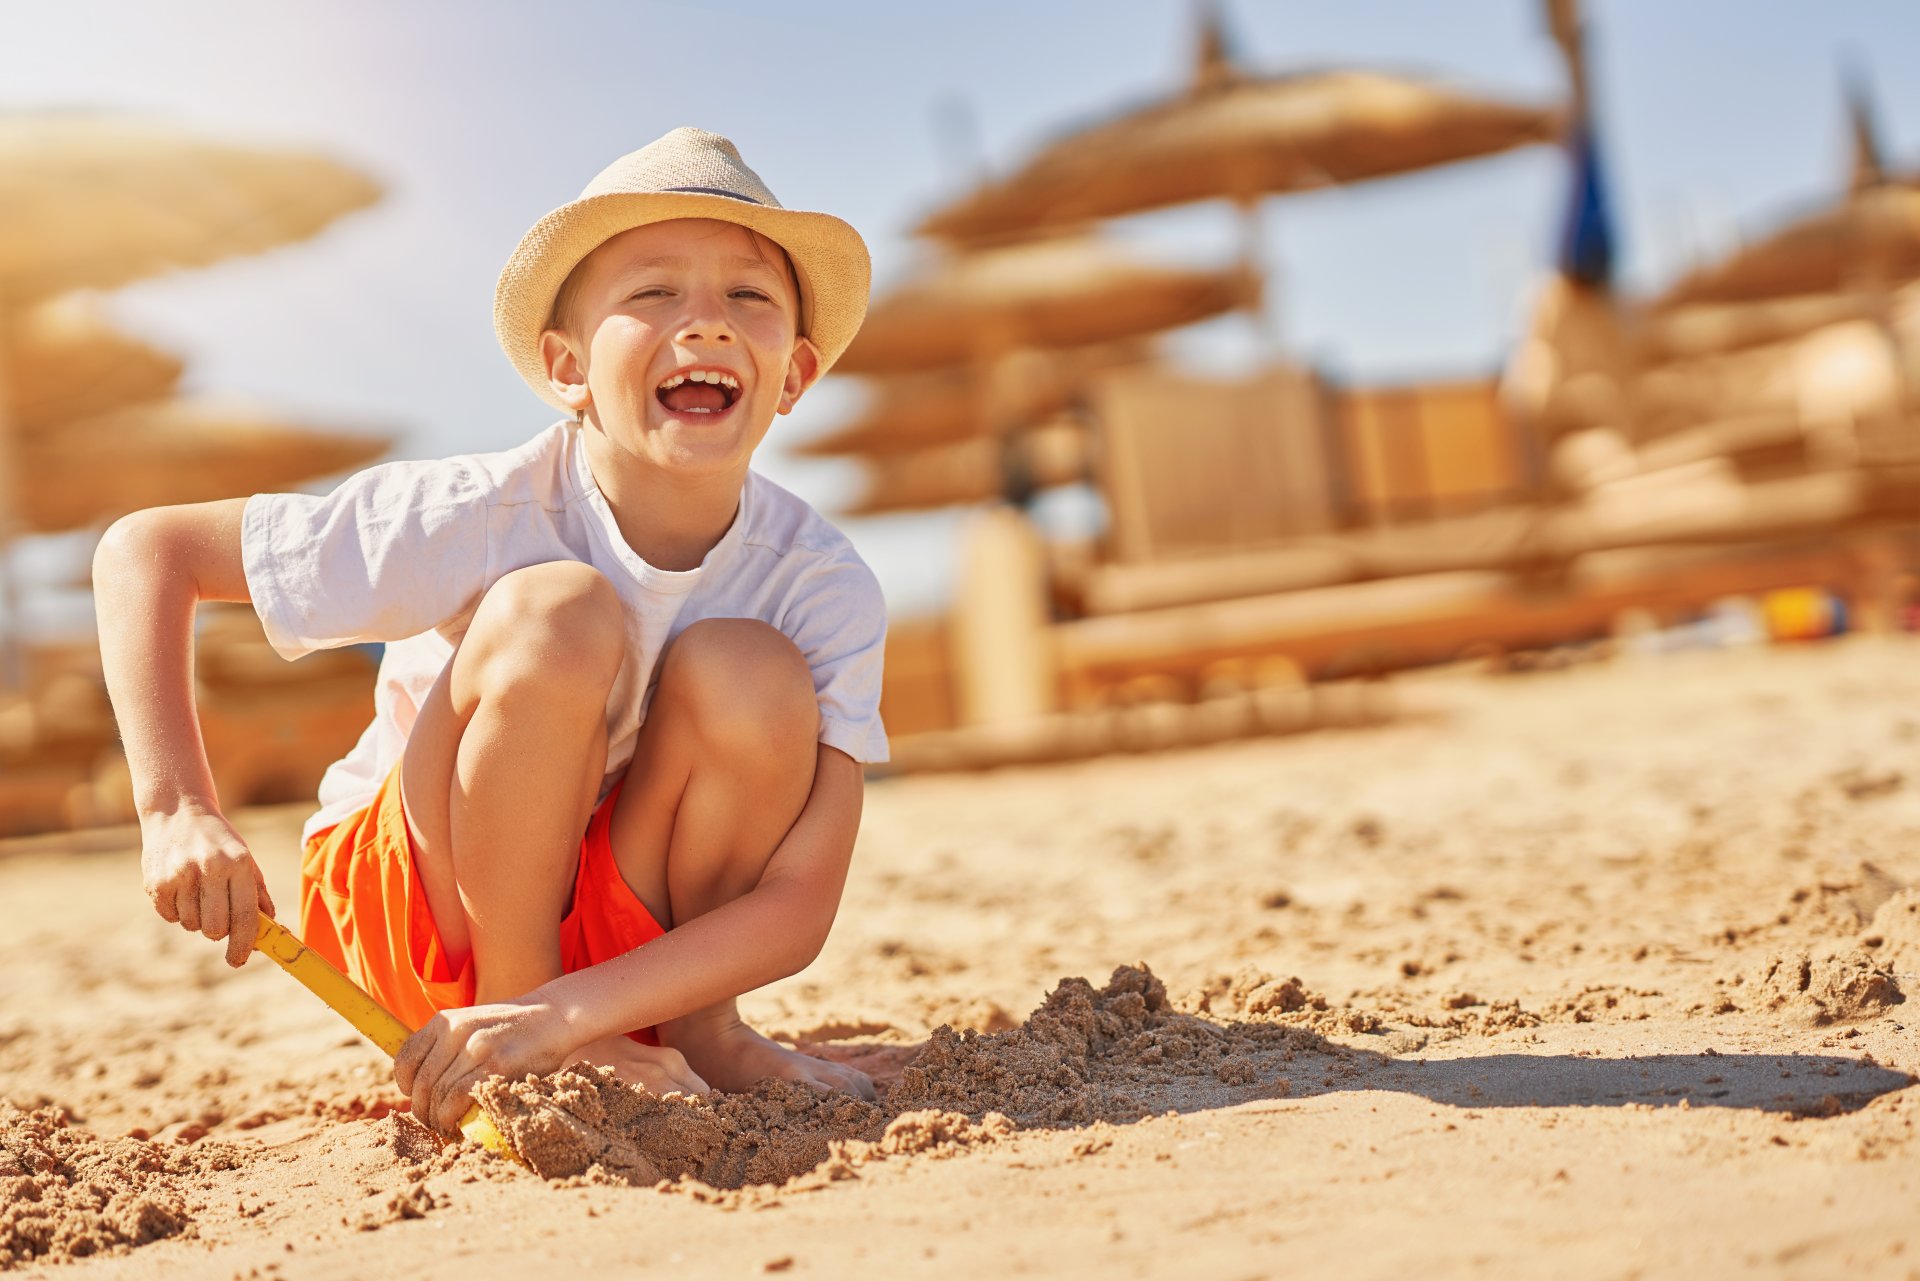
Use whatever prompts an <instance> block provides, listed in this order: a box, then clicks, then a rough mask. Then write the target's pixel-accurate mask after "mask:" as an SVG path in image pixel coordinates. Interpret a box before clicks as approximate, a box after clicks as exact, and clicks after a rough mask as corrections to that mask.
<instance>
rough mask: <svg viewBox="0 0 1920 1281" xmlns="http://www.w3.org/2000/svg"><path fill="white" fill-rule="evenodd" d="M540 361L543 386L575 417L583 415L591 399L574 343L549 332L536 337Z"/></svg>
mask: <svg viewBox="0 0 1920 1281" xmlns="http://www.w3.org/2000/svg"><path fill="white" fill-rule="evenodd" d="M540 359H541V360H542V361H543V362H544V363H545V364H546V366H547V385H548V386H549V387H551V388H553V394H554V395H556V396H558V397H559V398H560V402H561V403H562V404H564V405H565V406H566V407H567V408H568V409H571V410H572V411H573V412H574V416H575V417H578V416H580V415H582V414H584V413H586V412H587V407H588V406H589V405H591V404H592V403H593V396H592V394H591V393H589V392H588V391H587V363H586V361H584V360H582V359H581V358H580V353H579V352H578V351H577V350H575V348H574V339H573V337H572V336H571V335H569V334H567V333H566V332H565V331H563V330H559V329H549V330H547V331H545V332H544V333H542V334H541V335H540Z"/></svg>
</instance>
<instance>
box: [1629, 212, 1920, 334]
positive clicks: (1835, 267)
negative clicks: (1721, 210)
mask: <svg viewBox="0 0 1920 1281" xmlns="http://www.w3.org/2000/svg"><path fill="white" fill-rule="evenodd" d="M1915 277H1920V184H1915V183H1910V182H1908V183H1895V182H1888V183H1884V184H1883V185H1880V186H1877V187H1867V188H1865V189H1863V190H1860V191H1856V192H1854V193H1852V194H1851V195H1849V196H1848V197H1847V198H1846V199H1845V200H1844V201H1842V202H1841V203H1840V204H1839V205H1836V206H1834V207H1832V208H1828V209H1823V210H1820V211H1819V212H1816V213H1813V214H1809V215H1807V216H1805V217H1801V218H1797V219H1794V220H1793V221H1791V222H1789V223H1787V224H1786V225H1785V226H1784V227H1782V228H1781V229H1780V230H1778V231H1776V232H1774V233H1773V234H1772V235H1770V236H1767V237H1766V238H1765V239H1762V240H1758V241H1755V242H1754V243H1753V244H1750V245H1747V246H1744V247H1743V248H1741V249H1738V250H1736V251H1735V252H1733V253H1732V254H1729V255H1728V256H1727V257H1726V258H1723V259H1722V260H1721V261H1719V262H1717V263H1713V264H1710V265H1708V266H1705V267H1702V268H1700V269H1699V270H1697V271H1693V272H1690V273H1689V274H1688V275H1687V276H1685V277H1684V278H1682V279H1681V280H1680V281H1679V283H1677V284H1675V285H1674V286H1673V287H1672V288H1671V289H1669V290H1668V291H1667V292H1666V293H1664V294H1662V295H1661V296H1660V297H1659V298H1658V299H1656V300H1655V302H1654V304H1653V306H1654V308H1655V309H1656V310H1666V309H1669V308H1674V307H1682V306H1688V305H1691V304H1695V303H1731V302H1755V301H1759V300H1762V299H1769V298H1786V297H1791V296H1793V295H1798V294H1825V293H1836V292H1842V291H1847V290H1854V289H1872V288H1876V287H1881V288H1884V287H1887V286H1891V285H1896V284H1899V283H1901V282H1903V281H1906V280H1911V279H1914V278H1915Z"/></svg>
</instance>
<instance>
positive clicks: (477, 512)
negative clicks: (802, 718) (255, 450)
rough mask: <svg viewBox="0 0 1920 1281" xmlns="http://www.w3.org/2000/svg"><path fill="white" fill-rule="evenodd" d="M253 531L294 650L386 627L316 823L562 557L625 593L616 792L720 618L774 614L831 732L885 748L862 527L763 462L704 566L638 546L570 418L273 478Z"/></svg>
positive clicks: (249, 551)
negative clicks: (689, 646)
mask: <svg viewBox="0 0 1920 1281" xmlns="http://www.w3.org/2000/svg"><path fill="white" fill-rule="evenodd" d="M240 545H241V556H242V558H243V560H244V562H245V566H246V575H247V588H248V590H249V592H251V594H252V596H253V607H254V609H255V611H256V612H257V613H258V614H259V615H260V621H261V622H262V623H263V624H264V625H265V628H266V633H267V639H268V640H269V641H271V642H272V643H273V647H274V649H276V650H277V651H279V653H280V655H281V656H282V657H284V658H289V659H293V658H299V657H300V656H301V655H303V654H308V653H311V652H313V651H314V650H317V649H327V648H331V647H333V646H338V645H351V644H356V643H361V642H367V641H385V642H387V649H386V655H385V657H384V658H383V659H382V660H381V662H380V675H379V682H378V685H377V686H376V688H375V692H374V718H373V723H372V724H371V725H369V726H367V729H366V732H365V733H364V734H362V735H361V736H360V741H359V742H358V743H357V744H356V745H355V746H354V748H353V750H352V751H350V752H349V753H347V755H346V756H345V757H344V758H342V759H341V760H339V761H336V762H335V763H334V764H333V765H332V766H330V767H329V768H328V770H327V772H326V776H325V777H324V778H323V779H322V780H321V782H320V811H319V812H318V813H317V814H315V815H314V816H313V817H312V818H310V819H308V820H307V824H306V829H305V832H304V833H303V836H311V835H312V834H313V833H315V832H317V831H320V830H321V829H323V828H325V827H328V826H330V825H332V824H334V823H337V822H339V821H340V820H341V819H343V818H346V817H347V816H348V815H350V814H352V813H353V812H354V811H356V810H358V809H361V808H363V807H365V806H366V805H368V804H369V803H371V802H372V800H373V797H374V793H375V792H377V791H378V790H379V787H380V784H381V782H382V781H383V780H384V779H385V778H386V776H387V773H388V772H389V771H390V770H391V769H392V768H393V765H394V763H395V762H396V761H398V760H399V759H400V754H401V749H402V748H403V747H404V746H405V745H406V741H407V735H408V734H409V733H410V732H412V729H413V723H414V719H415V717H416V716H417V715H418V713H419V709H420V705H421V703H422V702H423V701H424V700H425V698H426V695H427V691H428V690H429V689H431V688H432V686H433V682H434V680H435V679H436V678H437V677H438V676H439V674H440V671H441V669H442V668H444V667H445V666H446V663H447V660H448V659H449V658H451V657H452V656H453V649H454V646H455V645H456V644H458V643H459V640H460V638H461V637H462V636H464V635H465V634H466V630H467V627H468V625H469V624H470V623H471V622H472V620H473V614H474V611H475V609H477V608H478V607H479V604H480V598H481V596H482V594H483V593H485V592H486V590H487V589H488V588H489V587H491V586H492V585H493V584H494V583H495V582H496V581H498V580H499V579H500V578H501V576H502V575H505V574H507V573H510V572H511V571H513V570H516V569H522V568H525V567H526V566H528V565H540V564H545V563H547V562H549V561H559V560H572V561H580V562H583V563H585V564H588V565H592V566H593V567H594V568H595V569H597V570H599V571H600V572H601V573H602V574H604V575H606V577H607V579H608V580H609V581H610V582H611V583H612V584H613V586H614V588H615V590H616V591H617V592H618V593H619V595H620V600H621V603H622V604H624V605H625V606H626V615H627V654H628V657H627V661H626V662H625V663H624V664H623V665H622V667H621V669H620V674H619V677H618V678H617V679H616V680H615V682H614V686H613V691H612V693H611V694H609V695H608V698H607V772H606V776H605V777H604V778H603V779H602V780H601V786H600V795H601V796H602V797H604V796H605V795H606V793H607V792H608V791H609V790H610V789H611V788H612V786H613V784H614V781H615V780H616V779H618V778H619V776H620V774H621V773H622V772H623V771H624V770H625V769H626V767H627V763H628V762H629V761H631V760H632V759H633V748H634V739H635V736H636V735H637V734H638V733H639V729H640V722H641V721H642V720H643V719H645V717H646V706H647V701H648V698H649V696H650V695H651V693H652V688H653V682H654V677H655V668H656V666H657V665H658V663H659V660H660V653H661V651H662V650H663V649H664V648H665V647H666V645H667V642H669V641H671V640H672V639H673V638H674V637H675V636H678V635H679V634H680V633H681V632H682V631H685V630H686V629H687V628H688V627H690V626H692V625H693V624H694V623H696V622H698V621H700V620H701V619H706V618H757V619H759V620H761V621H762V622H765V623H768V624H771V625H772V626H773V627H775V628H777V629H778V630H779V631H780V632H781V633H782V634H783V635H785V636H786V637H787V638H788V639H789V640H791V641H793V643H794V645H795V646H797V647H798V648H799V650H800V652H801V653H802V654H803V655H805V656H806V659H807V664H808V666H809V667H811V668H812V670H813V687H814V692H815V694H816V695H817V696H818V697H819V700H820V741H821V742H823V743H826V744H827V745H829V746H831V747H836V748H838V749H840V750H841V751H843V752H845V753H846V754H847V755H849V756H851V757H853V758H854V759H855V760H857V761H884V760H886V759H887V737H886V731H885V730H884V729H883V728H882V726H881V724H880V662H881V652H882V648H883V646H884V643H885V640H886V625H887V624H886V605H885V602H884V601H883V600H882V599H881V595H880V584H879V582H878V581H877V580H875V578H874V576H873V572H872V571H871V570H869V569H868V568H867V566H866V564H865V562H863V561H862V560H861V559H860V557H859V556H858V555H857V554H856V553H855V552H854V550H853V546H852V544H851V543H849V542H848V541H847V538H846V535H844V534H842V533H841V532H840V531H839V530H837V529H835V528H834V527H833V526H832V525H830V524H828V523H827V521H826V520H825V519H823V518H822V517H821V516H820V515H819V513H817V512H815V511H814V510H813V509H812V508H811V507H809V506H807V504H805V503H804V502H802V501H801V500H800V499H798V498H795V497H794V496H793V495H792V494H790V493H788V492H787V491H786V490H784V489H781V488H780V487H779V486H778V485H775V484H773V483H772V482H771V481H769V480H766V479H765V478H763V477H761V476H759V475H757V474H755V473H751V472H749V473H748V476H747V483H746V485H745V486H744V487H743V488H742V489H741V492H740V509H739V513H738V514H737V515H736V516H735V517H734V521H733V524H732V526H730V527H729V528H728V530H727V532H726V534H725V535H724V536H723V537H722V538H721V539H720V541H719V542H718V543H716V544H715V545H714V547H713V550H712V551H710V552H708V553H707V555H706V559H705V560H703V561H702V562H701V564H700V566H699V567H698V568H697V569H689V570H680V571H674V570H664V569H656V568H654V567H653V566H652V565H649V564H647V563H646V562H645V561H644V560H642V559H640V557H639V556H638V555H636V554H635V553H634V551H633V549H632V548H631V547H629V546H627V543H626V540H625V539H624V538H622V537H621V534H620V529H619V526H618V525H616V524H615V523H614V518H613V510H612V508H611V507H609V506H608V504H607V500H606V498H605V496H603V495H602V494H601V492H600V487H599V485H598V484H596V483H595V481H594V478H593V472H592V471H591V470H590V469H589V467H588V465H587V456H586V450H585V448H584V446H583V445H582V443H581V440H580V428H579V427H578V426H577V425H576V424H574V423H573V422H571V421H565V422H560V423H556V424H555V425H554V426H552V427H549V428H548V429H547V430H545V431H543V432H541V433H540V434H539V435H538V436H535V437H534V438H533V439H532V440H530V441H528V442H527V443H526V444H524V445H521V446H520V447H519V448H517V449H510V450H506V451H504V452H501V453H497V454H472V455H466V456H463V457H459V458H448V459H442V460H439V461H434V462H397V463H383V464H381V465H380V466H378V467H372V468H369V469H367V470H366V471H363V472H361V473H359V474H358V475H356V476H353V477H351V478H350V479H348V480H347V481H346V482H345V483H343V484H342V485H341V486H340V487H339V488H338V489H336V490H334V491H333V492H332V493H331V494H328V495H326V496H325V497H313V496H310V495H306V494H256V495H255V496H254V497H252V498H250V499H248V500H247V506H246V514H245V517H244V519H243V522H242V525H241V534H240Z"/></svg>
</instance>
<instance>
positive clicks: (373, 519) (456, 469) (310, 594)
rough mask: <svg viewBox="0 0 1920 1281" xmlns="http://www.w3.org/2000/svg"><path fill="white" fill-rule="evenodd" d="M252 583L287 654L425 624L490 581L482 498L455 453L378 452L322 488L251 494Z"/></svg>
mask: <svg viewBox="0 0 1920 1281" xmlns="http://www.w3.org/2000/svg"><path fill="white" fill-rule="evenodd" d="M240 555H241V560H242V563H243V564H244V566H245V569H246V575H247V590H248V592H249V593H250V594H251V595H252V598H253V608H254V612H255V613H257V614H258V615H259V616H260V622H261V625H262V626H263V627H264V628H265V629H266V633H267V639H268V641H270V642H271V643H272V645H273V647H274V649H275V650H276V651H278V652H279V654H280V656H281V657H283V658H289V659H293V658H299V657H301V656H302V655H304V654H310V653H312V652H313V651H314V650H317V649H331V648H334V647H336V646H340V645H353V644H358V643H362V642H367V641H397V640H404V639H406V638H407V637H409V636H418V635H419V634H420V633H422V632H426V631H430V630H432V629H433V628H435V627H437V626H439V625H440V624H441V623H444V622H446V621H447V620H449V619H452V618H455V617H458V616H459V615H461V614H462V613H463V612H465V611H467V610H469V609H471V608H472V606H473V604H474V602H476V601H477V600H478V599H479V597H480V594H481V592H482V591H483V590H484V588H485V575H486V568H487V504H486V495H485V491H484V489H483V487H482V485H481V482H480V479H479V478H478V477H477V476H476V474H475V472H474V470H473V469H472V468H470V467H469V466H467V465H466V464H464V463H463V462H461V461H460V460H458V459H451V460H443V461H438V462H397V463H382V464H381V465H380V466H378V467H370V468H368V469H367V470H366V471H363V472H360V473H358V474H357V475H354V476H351V477H349V478H348V479H347V480H346V481H344V482H342V484H341V485H340V487H339V488H338V489H335V490H334V491H333V492H332V493H330V494H326V495H324V496H319V497H316V496H314V495H310V494H255V495H254V496H253V497H252V498H249V499H248V500H247V505H246V509H245V514H244V515H243V517H242V519H241V525H240Z"/></svg>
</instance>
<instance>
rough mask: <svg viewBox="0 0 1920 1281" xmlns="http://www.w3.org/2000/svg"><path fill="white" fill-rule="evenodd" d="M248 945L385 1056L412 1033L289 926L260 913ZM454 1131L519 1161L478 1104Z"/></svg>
mask: <svg viewBox="0 0 1920 1281" xmlns="http://www.w3.org/2000/svg"><path fill="white" fill-rule="evenodd" d="M253 946H254V947H255V949H257V950H258V951H261V952H264V953H266V954H267V955H268V956H270V957H272V958H273V961H274V963H275V964H276V965H278V966H279V967H280V968H281V969H283V970H285V971H286V972H287V973H289V974H291V975H293V977H294V978H296V979H298V980H299V981H300V985H301V986H302V987H304V988H306V989H307V991H309V992H311V993H313V994H314V995H315V996H317V997H319V998H320V999H321V1000H323V1001H325V1002H326V1003H327V1004H328V1005H329V1006H331V1007H332V1008H333V1012H334V1013H335V1014H338V1015H339V1016H340V1017H341V1018H343V1019H345V1020H346V1021H347V1022H349V1023H351V1024H353V1026H354V1027H355V1028H357V1029H359V1032H360V1035H362V1036H364V1037H366V1038H367V1039H368V1040H369V1041H372V1042H373V1043H374V1044H375V1045H377V1046H379V1047H380V1048H381V1049H382V1050H385V1051H386V1053H387V1057H388V1058H392V1057H394V1056H395V1055H397V1054H399V1053H400V1047H401V1046H403V1045H405V1044H406V1043H407V1038H408V1037H410V1036H412V1035H413V1031H414V1030H413V1029H412V1028H410V1027H408V1026H407V1025H406V1024H405V1023H402V1022H401V1021H400V1020H399V1019H397V1018H395V1017H394V1016H393V1015H392V1014H391V1013H389V1012H388V1010H387V1008H386V1007H385V1006H384V1005H382V1004H380V1002H378V1001H376V1000H374V999H373V998H372V997H370V996H368V995H367V994H366V993H365V992H363V991H361V990H360V985H359V984H357V983H355V982H354V981H353V980H352V979H350V978H348V977H347V976H346V975H344V974H342V973H341V972H340V971H339V970H336V969H334V968H333V966H332V965H330V964H329V963H328V962H327V958H325V957H324V956H321V955H320V954H319V953H317V952H314V951H311V950H309V949H308V947H307V945H306V944H305V943H302V942H301V941H300V940H299V939H297V938H295V937H294V936H293V932H292V931H291V930H289V929H287V927H286V926H284V925H282V924H280V923H279V922H278V921H276V920H274V919H273V918H272V917H269V916H262V917H261V918H260V932H259V934H257V935H256V936H255V937H254V940H253ZM460 1132H461V1133H462V1134H464V1135H466V1136H467V1137H468V1138H469V1139H472V1140H473V1141H474V1142H475V1143H478V1144H479V1145H480V1146H482V1147H484V1148H487V1149H489V1150H490V1151H494V1152H498V1153H499V1154H500V1155H501V1156H504V1157H506V1158H507V1159H509V1160H512V1161H519V1160H520V1154H519V1153H517V1152H515V1151H514V1150H513V1145H512V1144H510V1143H508V1142H507V1140H506V1136H505V1135H503V1134H501V1133H500V1131H499V1130H497V1129H495V1128H494V1125H493V1122H492V1121H490V1120H488V1119H487V1114H486V1113H484V1112H482V1111H481V1110H480V1107H479V1105H478V1104H475V1105H474V1106H473V1107H470V1108H468V1109H467V1114H466V1115H465V1116H463V1117H461V1118H460ZM523 1164H524V1163H523Z"/></svg>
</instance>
